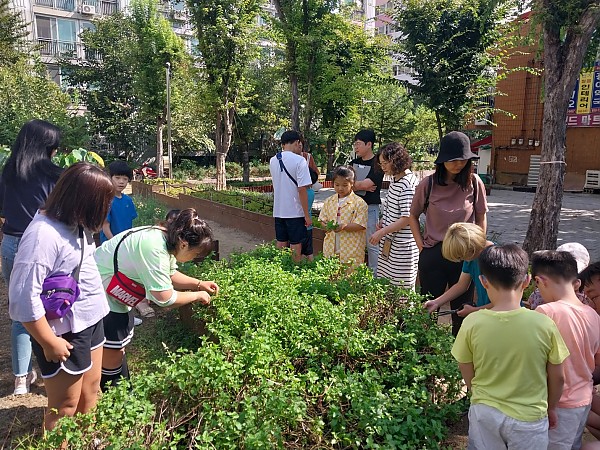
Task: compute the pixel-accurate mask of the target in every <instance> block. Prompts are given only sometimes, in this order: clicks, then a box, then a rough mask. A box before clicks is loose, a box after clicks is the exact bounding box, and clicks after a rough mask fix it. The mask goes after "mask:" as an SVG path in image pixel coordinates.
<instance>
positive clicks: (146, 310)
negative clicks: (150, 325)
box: [136, 302, 156, 318]
mask: <svg viewBox="0 0 600 450" xmlns="http://www.w3.org/2000/svg"><path fill="white" fill-rule="evenodd" d="M136 308H137V310H138V311H139V312H140V315H141V316H142V317H146V318H148V317H154V316H155V315H156V313H155V312H154V310H153V309H152V307H151V306H150V305H149V304H148V303H147V302H141V303H139V304H138V305H137V306H136Z"/></svg>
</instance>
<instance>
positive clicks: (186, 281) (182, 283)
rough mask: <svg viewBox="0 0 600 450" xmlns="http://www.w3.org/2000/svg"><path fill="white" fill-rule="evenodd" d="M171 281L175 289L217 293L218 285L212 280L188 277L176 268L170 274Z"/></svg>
mask: <svg viewBox="0 0 600 450" xmlns="http://www.w3.org/2000/svg"><path fill="white" fill-rule="evenodd" d="M171 281H172V282H173V286H174V287H175V289H177V290H193V291H206V292H208V293H209V294H210V295H216V294H218V293H219V286H218V285H217V283H215V282H214V281H201V280H199V279H197V278H192V277H189V276H187V275H185V274H183V273H181V272H179V271H178V270H176V271H175V273H174V274H173V275H171Z"/></svg>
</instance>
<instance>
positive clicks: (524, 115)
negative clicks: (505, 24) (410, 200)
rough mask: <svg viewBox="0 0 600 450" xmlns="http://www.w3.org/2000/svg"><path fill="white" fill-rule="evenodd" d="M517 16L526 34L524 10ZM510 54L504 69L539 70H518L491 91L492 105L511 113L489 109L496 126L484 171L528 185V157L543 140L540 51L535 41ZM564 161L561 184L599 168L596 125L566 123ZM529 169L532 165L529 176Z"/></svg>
mask: <svg viewBox="0 0 600 450" xmlns="http://www.w3.org/2000/svg"><path fill="white" fill-rule="evenodd" d="M522 19H523V20H524V23H523V27H522V31H523V33H526V32H527V31H528V29H529V20H528V15H525V16H523V17H522ZM511 53H512V54H513V56H512V57H511V58H510V60H509V61H508V64H507V66H508V67H509V68H516V67H529V68H534V69H538V72H539V74H532V73H529V72H527V71H524V70H522V71H517V72H515V73H512V74H510V75H509V76H508V77H507V78H506V79H504V80H502V81H500V82H499V83H498V90H499V91H500V92H502V93H504V94H505V95H503V96H496V98H495V107H496V108H498V109H500V110H504V111H507V112H509V113H511V114H513V115H514V117H510V116H509V115H507V114H502V113H496V114H494V122H495V123H496V125H497V126H496V127H493V129H492V154H491V158H490V168H489V172H490V173H492V174H494V175H495V181H496V183H499V184H507V185H511V184H514V185H527V181H528V180H527V179H528V175H530V163H531V156H532V155H540V152H541V149H542V146H543V145H544V142H543V140H542V117H543V108H544V105H543V98H542V97H543V90H544V79H543V74H542V72H543V61H542V54H541V51H539V49H538V48H537V47H534V46H532V47H520V48H517V49H514V50H513V51H512V52H511ZM599 76H600V74H599ZM573 112H575V111H574V110H573ZM599 119H600V117H599ZM599 125H600V123H599ZM566 163H567V174H566V178H565V189H566V190H573V189H575V190H580V189H583V186H584V183H585V175H586V170H600V126H589V127H581V126H580V127H571V126H569V127H568V128H567V153H566ZM534 172H535V169H533V170H532V175H533V174H534Z"/></svg>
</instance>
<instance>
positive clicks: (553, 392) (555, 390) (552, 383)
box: [546, 363, 565, 428]
mask: <svg viewBox="0 0 600 450" xmlns="http://www.w3.org/2000/svg"><path fill="white" fill-rule="evenodd" d="M546 372H547V373H548V421H549V427H550V428H556V425H557V424H558V421H557V417H556V407H557V406H558V401H559V400H560V396H561V395H562V391H563V384H564V382H565V377H564V375H563V366H562V364H551V363H547V364H546Z"/></svg>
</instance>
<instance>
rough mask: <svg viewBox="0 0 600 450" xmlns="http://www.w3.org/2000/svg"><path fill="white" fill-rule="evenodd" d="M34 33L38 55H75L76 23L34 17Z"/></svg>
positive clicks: (73, 21)
mask: <svg viewBox="0 0 600 450" xmlns="http://www.w3.org/2000/svg"><path fill="white" fill-rule="evenodd" d="M35 20H36V31H37V37H38V43H39V44H40V45H41V50H40V53H41V54H42V55H46V56H69V55H75V54H76V50H77V46H76V42H77V22H76V21H75V20H68V19H58V18H54V17H44V16H36V18H35Z"/></svg>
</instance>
